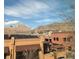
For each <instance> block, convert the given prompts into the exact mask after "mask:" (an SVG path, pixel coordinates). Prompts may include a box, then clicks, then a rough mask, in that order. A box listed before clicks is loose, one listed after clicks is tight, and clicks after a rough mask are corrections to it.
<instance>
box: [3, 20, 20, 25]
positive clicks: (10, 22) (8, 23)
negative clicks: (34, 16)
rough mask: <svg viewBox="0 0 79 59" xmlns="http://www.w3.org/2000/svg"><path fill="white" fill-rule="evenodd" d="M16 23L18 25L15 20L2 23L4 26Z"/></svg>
mask: <svg viewBox="0 0 79 59" xmlns="http://www.w3.org/2000/svg"><path fill="white" fill-rule="evenodd" d="M17 23H19V21H16V20H14V21H5V22H4V24H5V25H11V24H17Z"/></svg>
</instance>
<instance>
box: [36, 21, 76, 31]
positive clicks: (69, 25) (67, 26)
mask: <svg viewBox="0 0 79 59" xmlns="http://www.w3.org/2000/svg"><path fill="white" fill-rule="evenodd" d="M48 30H52V31H75V23H74V21H72V20H71V21H64V22H60V23H57V22H56V23H52V24H48V25H44V26H40V27H38V28H36V29H35V31H37V32H44V31H48Z"/></svg>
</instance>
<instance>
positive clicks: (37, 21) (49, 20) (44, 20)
mask: <svg viewBox="0 0 79 59" xmlns="http://www.w3.org/2000/svg"><path fill="white" fill-rule="evenodd" d="M35 22H36V23H48V22H51V19H43V20H36V21H35Z"/></svg>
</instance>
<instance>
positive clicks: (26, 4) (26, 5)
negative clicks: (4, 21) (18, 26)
mask: <svg viewBox="0 0 79 59" xmlns="http://www.w3.org/2000/svg"><path fill="white" fill-rule="evenodd" d="M49 9H50V8H49V6H48V5H47V4H46V3H44V2H41V1H32V0H31V1H26V0H23V1H21V2H20V3H17V4H16V5H14V6H11V7H5V15H8V16H13V17H22V18H28V17H31V16H32V15H34V14H37V13H40V12H45V11H48V10H49Z"/></svg>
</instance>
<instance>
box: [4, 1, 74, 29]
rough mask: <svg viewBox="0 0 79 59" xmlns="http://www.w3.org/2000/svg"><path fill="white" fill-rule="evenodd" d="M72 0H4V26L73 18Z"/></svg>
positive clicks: (32, 24) (43, 23)
mask: <svg viewBox="0 0 79 59" xmlns="http://www.w3.org/2000/svg"><path fill="white" fill-rule="evenodd" d="M74 6H75V1H74V0H4V10H5V11H4V21H5V26H10V25H15V24H18V23H21V24H24V25H26V26H29V27H31V28H36V27H38V26H41V25H46V24H50V23H54V22H61V21H63V20H65V19H68V20H70V18H71V19H74V18H75V14H74V13H75V10H74V9H75V7H74Z"/></svg>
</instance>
